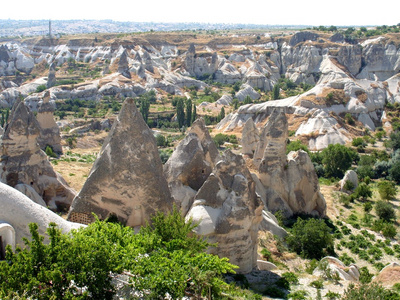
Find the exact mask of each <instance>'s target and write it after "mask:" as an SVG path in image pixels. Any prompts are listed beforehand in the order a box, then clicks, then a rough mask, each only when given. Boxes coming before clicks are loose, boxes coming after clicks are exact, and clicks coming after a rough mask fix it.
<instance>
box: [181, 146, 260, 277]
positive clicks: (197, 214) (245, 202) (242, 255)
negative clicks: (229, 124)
mask: <svg viewBox="0 0 400 300" xmlns="http://www.w3.org/2000/svg"><path fill="white" fill-rule="evenodd" d="M262 207H263V205H262V203H261V201H260V200H259V198H258V197H257V195H256V192H255V184H254V181H253V179H252V177H251V174H250V172H249V171H248V169H247V167H246V164H245V162H244V160H243V158H242V157H241V156H239V155H235V154H233V153H232V152H231V151H230V150H227V151H225V152H224V154H223V157H222V159H221V160H220V161H219V162H218V163H217V164H216V166H215V168H214V170H213V172H212V173H211V174H210V176H209V177H208V179H207V180H206V182H205V183H204V184H203V186H202V187H201V188H200V190H199V191H198V192H197V194H196V197H195V201H194V203H193V205H192V207H191V209H190V210H189V212H188V214H187V216H186V218H187V219H190V218H191V219H192V220H193V221H194V222H196V223H198V224H199V225H198V227H196V228H195V232H196V233H197V234H200V235H203V236H205V237H207V238H208V240H209V241H210V242H211V243H217V246H216V247H212V248H210V249H209V250H208V251H209V252H210V253H213V254H216V255H218V256H220V257H228V258H229V260H230V262H231V263H233V264H235V265H238V266H239V269H238V271H237V272H239V273H249V272H250V271H251V270H252V269H253V268H255V267H256V266H257V239H258V230H259V224H260V222H261V220H262Z"/></svg>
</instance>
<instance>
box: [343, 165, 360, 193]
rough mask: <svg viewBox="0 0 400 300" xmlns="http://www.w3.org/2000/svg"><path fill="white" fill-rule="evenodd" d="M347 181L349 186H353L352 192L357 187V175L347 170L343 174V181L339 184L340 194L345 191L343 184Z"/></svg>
mask: <svg viewBox="0 0 400 300" xmlns="http://www.w3.org/2000/svg"><path fill="white" fill-rule="evenodd" d="M347 181H350V182H351V184H352V185H353V188H352V189H351V190H354V189H355V188H356V187H357V186H358V176H357V173H356V172H354V171H353V170H347V171H346V173H345V174H344V177H343V179H342V180H341V182H340V190H341V191H342V192H344V191H345V184H346V182H347Z"/></svg>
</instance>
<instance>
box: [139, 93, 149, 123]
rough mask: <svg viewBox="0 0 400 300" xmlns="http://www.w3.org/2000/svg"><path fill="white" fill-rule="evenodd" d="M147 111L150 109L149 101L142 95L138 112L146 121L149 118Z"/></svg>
mask: <svg viewBox="0 0 400 300" xmlns="http://www.w3.org/2000/svg"><path fill="white" fill-rule="evenodd" d="M149 111H150V101H149V100H148V99H147V98H146V97H143V98H141V101H140V113H141V114H142V116H143V120H144V121H145V122H146V123H147V121H148V119H149Z"/></svg>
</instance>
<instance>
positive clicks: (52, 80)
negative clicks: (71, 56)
mask: <svg viewBox="0 0 400 300" xmlns="http://www.w3.org/2000/svg"><path fill="white" fill-rule="evenodd" d="M55 84H56V64H55V63H51V64H50V68H49V75H48V76H47V88H48V89H49V88H51V87H53V86H54V85H55Z"/></svg>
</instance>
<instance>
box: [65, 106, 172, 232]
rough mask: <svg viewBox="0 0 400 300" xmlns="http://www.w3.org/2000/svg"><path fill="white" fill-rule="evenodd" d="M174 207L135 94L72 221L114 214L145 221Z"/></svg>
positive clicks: (76, 203) (128, 222) (123, 110)
mask: <svg viewBox="0 0 400 300" xmlns="http://www.w3.org/2000/svg"><path fill="white" fill-rule="evenodd" d="M171 209H172V198H171V195H170V192H169V189H168V185H167V181H166V180H165V177H164V174H163V170H162V163H161V159H160V156H159V154H158V150H157V145H156V140H155V138H154V136H153V133H152V132H151V130H150V129H149V128H148V126H147V125H146V123H145V122H144V120H143V118H142V115H141V114H140V112H139V111H138V110H137V108H136V104H135V101H134V100H133V99H131V98H128V99H126V100H125V102H124V104H123V106H122V108H121V112H120V114H119V116H118V118H117V119H116V120H115V122H114V124H113V127H112V129H111V131H110V134H109V136H108V138H107V139H106V140H105V142H104V144H103V147H102V149H101V151H100V153H99V155H98V157H97V160H96V161H95V163H94V165H93V167H92V170H91V171H90V174H89V177H88V179H87V180H86V182H85V184H84V186H83V188H82V190H81V191H80V192H79V194H78V195H77V196H76V198H75V199H74V201H73V203H72V205H71V209H70V211H69V215H68V219H69V220H71V221H73V222H79V223H85V224H88V223H90V222H92V221H94V219H93V216H92V212H94V213H95V214H96V215H97V216H98V217H99V218H100V219H105V218H107V217H108V216H110V215H115V216H117V217H118V219H119V220H120V221H121V222H123V223H125V224H126V225H127V226H131V227H136V226H142V225H145V223H146V221H148V220H149V219H150V217H151V216H152V215H153V214H154V213H155V212H156V211H163V212H167V211H169V210H171Z"/></svg>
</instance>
